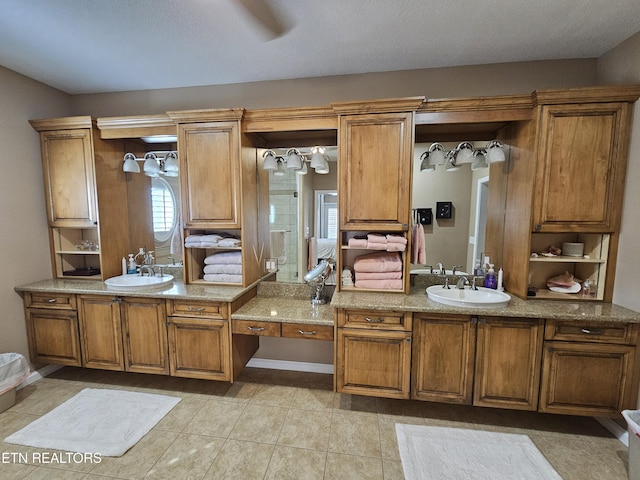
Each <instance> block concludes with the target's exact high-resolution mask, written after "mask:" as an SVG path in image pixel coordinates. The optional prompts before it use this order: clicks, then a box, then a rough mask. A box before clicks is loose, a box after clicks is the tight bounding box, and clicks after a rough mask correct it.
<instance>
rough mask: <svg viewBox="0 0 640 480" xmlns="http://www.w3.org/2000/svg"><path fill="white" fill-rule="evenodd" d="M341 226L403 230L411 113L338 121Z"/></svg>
mask: <svg viewBox="0 0 640 480" xmlns="http://www.w3.org/2000/svg"><path fill="white" fill-rule="evenodd" d="M339 128H340V130H339V135H340V140H339V141H340V152H339V157H340V160H339V162H338V168H339V185H338V188H339V192H338V201H339V207H340V208H339V210H340V228H341V229H347V230H391V231H394V230H395V231H398V230H407V229H408V227H409V208H410V205H409V203H410V190H411V173H412V171H411V169H412V167H411V166H412V161H413V113H393V114H389V113H384V114H369V115H343V116H341V117H340V127H339Z"/></svg>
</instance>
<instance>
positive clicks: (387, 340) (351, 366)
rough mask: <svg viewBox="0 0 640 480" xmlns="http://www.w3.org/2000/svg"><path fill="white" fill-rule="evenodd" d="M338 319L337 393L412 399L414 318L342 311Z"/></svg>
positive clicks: (369, 312)
mask: <svg viewBox="0 0 640 480" xmlns="http://www.w3.org/2000/svg"><path fill="white" fill-rule="evenodd" d="M337 318H338V323H337V329H336V332H337V333H336V338H337V342H336V347H335V351H336V358H335V375H336V378H335V380H334V381H335V383H336V389H337V391H338V392H341V393H351V394H356V395H372V396H381V397H389V398H409V391H410V373H411V371H410V370H411V367H410V364H411V314H410V313H401V312H379V311H364V310H342V309H340V310H338V313H337Z"/></svg>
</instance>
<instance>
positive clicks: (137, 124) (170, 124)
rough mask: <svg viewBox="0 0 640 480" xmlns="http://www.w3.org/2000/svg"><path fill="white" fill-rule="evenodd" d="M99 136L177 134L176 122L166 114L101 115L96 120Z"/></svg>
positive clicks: (136, 136)
mask: <svg viewBox="0 0 640 480" xmlns="http://www.w3.org/2000/svg"><path fill="white" fill-rule="evenodd" d="M97 125H98V129H99V130H100V138H103V139H113V138H140V137H143V136H146V135H177V129H176V122H175V121H174V120H173V119H171V118H170V117H169V116H168V115H166V114H164V113H163V114H159V115H137V116H128V117H103V118H98V120H97Z"/></svg>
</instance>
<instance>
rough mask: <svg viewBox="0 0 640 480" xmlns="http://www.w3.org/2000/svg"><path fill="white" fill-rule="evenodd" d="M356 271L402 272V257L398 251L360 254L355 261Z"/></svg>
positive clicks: (354, 267)
mask: <svg viewBox="0 0 640 480" xmlns="http://www.w3.org/2000/svg"><path fill="white" fill-rule="evenodd" d="M353 269H354V270H355V271H356V272H401V271H402V259H401V258H400V254H399V253H397V252H376V253H368V254H366V255H360V256H359V257H356V258H355V260H354V262H353Z"/></svg>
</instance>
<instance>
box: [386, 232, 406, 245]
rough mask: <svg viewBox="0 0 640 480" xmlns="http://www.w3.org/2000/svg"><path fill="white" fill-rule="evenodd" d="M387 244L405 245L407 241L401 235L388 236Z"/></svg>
mask: <svg viewBox="0 0 640 480" xmlns="http://www.w3.org/2000/svg"><path fill="white" fill-rule="evenodd" d="M387 242H388V243H401V244H403V245H406V244H407V239H406V238H404V237H401V236H400V235H391V234H389V235H387Z"/></svg>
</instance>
